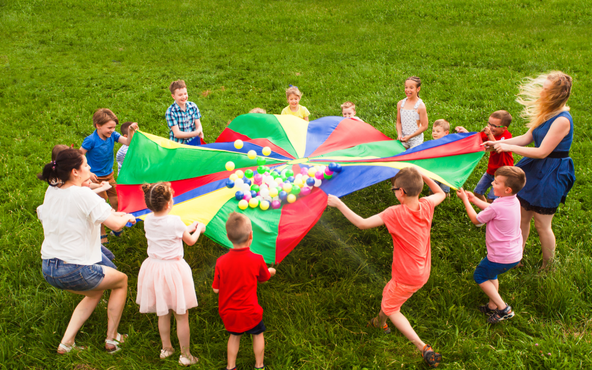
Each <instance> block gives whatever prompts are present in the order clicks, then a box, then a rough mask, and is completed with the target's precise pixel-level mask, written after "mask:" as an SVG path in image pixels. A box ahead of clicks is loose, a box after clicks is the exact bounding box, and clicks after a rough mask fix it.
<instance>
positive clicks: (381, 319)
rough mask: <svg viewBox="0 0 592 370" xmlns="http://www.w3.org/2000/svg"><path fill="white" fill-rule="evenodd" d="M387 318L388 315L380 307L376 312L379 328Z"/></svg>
mask: <svg viewBox="0 0 592 370" xmlns="http://www.w3.org/2000/svg"><path fill="white" fill-rule="evenodd" d="M387 318H388V316H387V315H386V314H385V313H384V312H382V309H380V312H379V313H378V323H379V325H380V327H381V328H382V327H383V326H384V324H386V319H387Z"/></svg>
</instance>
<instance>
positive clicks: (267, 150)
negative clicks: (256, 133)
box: [262, 146, 271, 155]
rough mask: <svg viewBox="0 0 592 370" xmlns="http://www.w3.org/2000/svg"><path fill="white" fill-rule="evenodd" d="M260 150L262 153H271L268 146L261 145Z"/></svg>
mask: <svg viewBox="0 0 592 370" xmlns="http://www.w3.org/2000/svg"><path fill="white" fill-rule="evenodd" d="M262 152H263V155H270V154H271V148H270V147H268V146H266V147H263V150H262Z"/></svg>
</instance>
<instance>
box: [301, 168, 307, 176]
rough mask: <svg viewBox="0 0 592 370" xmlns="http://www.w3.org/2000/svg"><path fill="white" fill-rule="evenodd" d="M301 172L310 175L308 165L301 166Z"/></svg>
mask: <svg viewBox="0 0 592 370" xmlns="http://www.w3.org/2000/svg"><path fill="white" fill-rule="evenodd" d="M300 174H301V175H308V168H306V167H302V168H300Z"/></svg>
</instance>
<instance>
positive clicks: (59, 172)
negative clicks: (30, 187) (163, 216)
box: [37, 149, 136, 354]
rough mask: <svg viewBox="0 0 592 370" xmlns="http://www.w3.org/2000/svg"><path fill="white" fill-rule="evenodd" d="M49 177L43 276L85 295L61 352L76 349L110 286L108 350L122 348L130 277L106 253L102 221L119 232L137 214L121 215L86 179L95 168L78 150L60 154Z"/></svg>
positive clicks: (43, 213)
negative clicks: (122, 322)
mask: <svg viewBox="0 0 592 370" xmlns="http://www.w3.org/2000/svg"><path fill="white" fill-rule="evenodd" d="M37 177H38V178H39V179H40V180H43V181H47V182H48V183H49V185H50V186H49V188H48V189H47V191H46V193H45V199H44V200H43V205H42V208H41V207H40V209H39V219H40V220H41V223H42V224H43V233H44V237H45V239H44V240H43V245H42V246H41V258H42V259H43V277H44V278H45V280H46V281H47V282H48V283H49V284H51V285H52V286H54V287H56V288H58V289H63V290H67V291H69V292H72V293H75V294H80V295H83V296H85V297H84V298H83V299H82V301H80V303H79V304H78V306H76V309H75V310H74V312H73V313H72V318H71V319H70V323H69V324H68V328H67V329H66V333H64V337H63V338H62V341H61V343H60V345H59V347H58V350H57V352H58V353H60V354H64V353H67V352H70V351H71V350H72V349H84V347H77V346H76V343H75V342H74V339H75V337H76V333H78V330H79V329H80V327H82V325H83V324H84V322H85V321H86V320H87V319H88V318H89V317H90V315H91V314H92V312H93V311H94V309H95V307H96V306H97V304H98V303H99V300H100V299H101V297H102V296H103V291H105V290H107V289H111V296H110V297H109V304H108V310H107V317H108V322H107V338H106V339H105V349H106V350H107V351H108V352H111V353H113V352H117V351H118V350H119V349H120V348H119V344H120V343H121V342H123V341H124V340H125V337H126V336H125V335H121V334H119V333H117V327H118V326H119V320H120V319H121V314H122V312H123V307H124V305H125V299H126V296H127V275H125V274H124V273H121V272H119V271H117V270H116V269H114V268H112V267H109V266H113V265H112V264H111V263H110V262H107V261H108V259H107V258H106V257H105V256H104V255H103V254H102V253H101V239H100V235H101V234H100V228H101V223H104V224H105V225H106V226H107V227H109V228H110V229H113V230H119V229H121V228H122V227H123V226H125V224H126V223H127V222H131V223H135V222H136V220H135V218H134V217H133V216H132V215H128V214H125V213H116V212H112V211H111V207H110V206H109V205H108V204H107V203H105V201H104V200H103V199H101V198H100V197H98V196H97V195H96V194H95V193H93V191H92V190H90V188H87V187H82V186H81V185H82V183H83V182H85V181H86V180H88V179H89V178H90V166H89V165H88V163H87V162H86V157H85V156H84V155H83V154H82V153H80V152H79V151H78V150H74V149H67V150H64V151H62V152H60V153H59V154H58V156H57V158H56V160H55V161H52V162H50V163H48V164H46V165H45V167H44V168H43V172H42V173H40V174H39V175H37Z"/></svg>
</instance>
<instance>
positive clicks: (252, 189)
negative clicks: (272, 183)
mask: <svg viewBox="0 0 592 370" xmlns="http://www.w3.org/2000/svg"><path fill="white" fill-rule="evenodd" d="M259 190H261V188H259V185H257V184H253V185H251V191H254V192H255V193H258V192H259Z"/></svg>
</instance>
